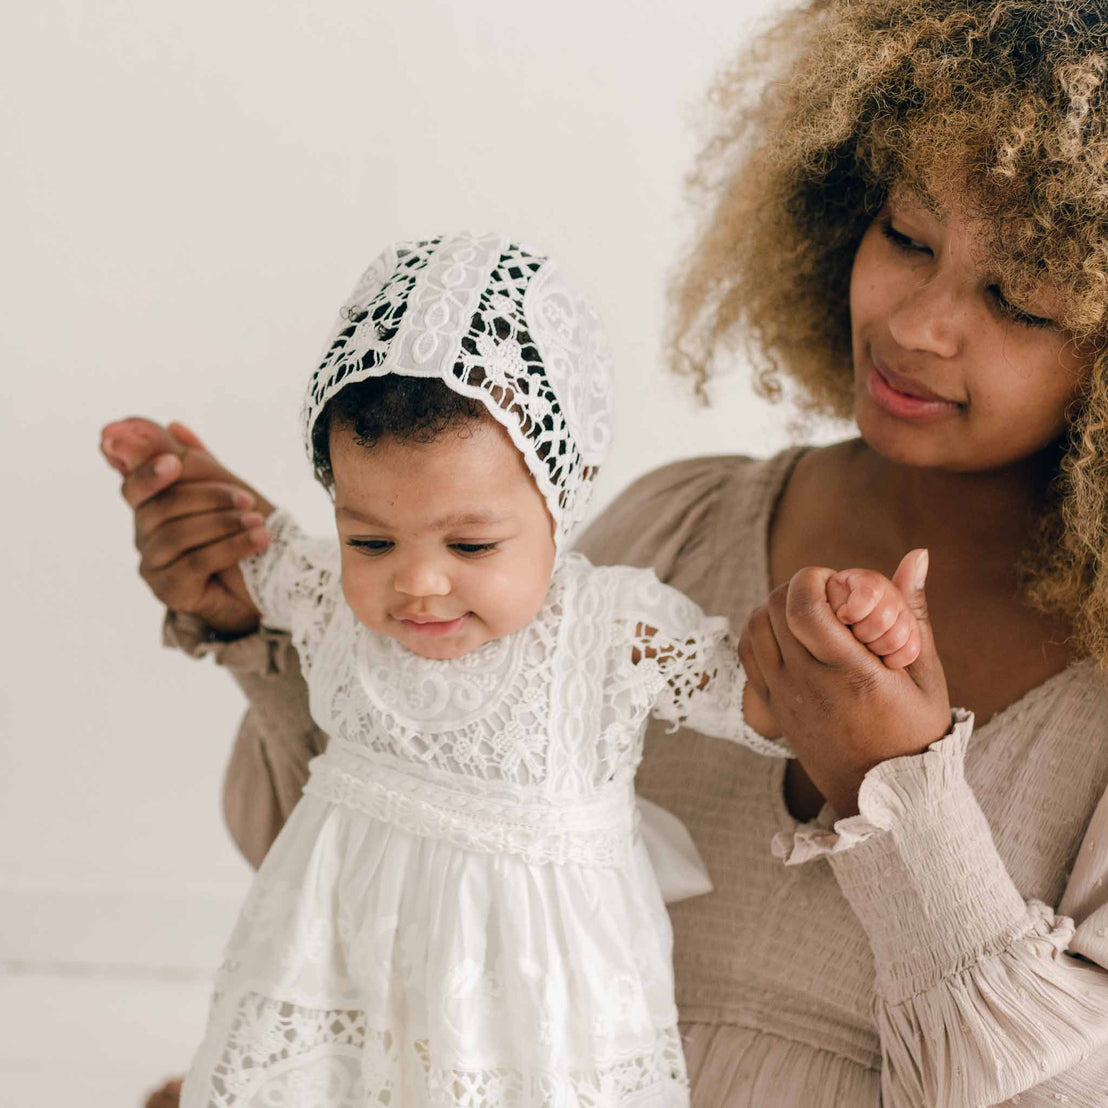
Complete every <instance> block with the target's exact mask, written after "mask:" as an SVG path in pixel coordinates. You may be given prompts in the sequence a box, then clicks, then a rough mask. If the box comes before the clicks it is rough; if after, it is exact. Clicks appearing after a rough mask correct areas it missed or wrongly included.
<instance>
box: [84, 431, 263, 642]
mask: <svg viewBox="0 0 1108 1108" xmlns="http://www.w3.org/2000/svg"><path fill="white" fill-rule="evenodd" d="M100 449H101V452H102V453H103V455H104V457H105V458H106V459H107V461H108V463H109V464H110V465H111V466H112V467H113V468H114V469H116V470H117V471H118V472H120V473H122V474H123V488H122V493H123V498H124V500H126V501H127V503H128V504H129V505H130V506H131V508H132V510H133V511H134V517H135V547H136V549H137V550H138V552H139V555H140V559H141V560H140V562H139V574H140V575H141V577H142V579H143V580H144V581H145V582H146V583H147V585H149V586H150V589H151V591H152V592H153V593H154V595H155V596H156V597H157V598H158V599H159V600H160V601H162V603H164V604H166V605H167V606H168V607H170V608H172V609H174V610H175V611H178V612H188V613H189V614H191V615H194V616H196V617H198V618H199V619H201V620H203V621H204V623H205V624H207V626H208V627H209V628H211V629H212V630H213V631H215V632H216V633H217V634H220V635H226V636H232V637H233V636H239V635H246V634H249V633H250V632H252V631H254V630H256V629H257V627H258V620H259V613H258V610H257V608H256V607H255V606H254V603H253V601H252V600H251V599H250V595H249V593H247V591H246V585H245V583H244V581H243V578H242V572H241V571H240V569H239V567H238V563H239V561H240V560H241V559H242V558H245V557H248V556H249V555H251V554H256V553H258V551H260V550H263V549H264V548H265V546H266V545H267V544H268V542H269V536H268V534H267V533H266V531H265V527H264V525H263V521H264V519H265V518H266V517H267V516H268V515H269V514H270V512H272V511H273V505H272V504H270V503H269V501H268V500H266V499H265V497H263V496H261V495H260V494H259V493H258V492H256V491H255V490H254V489H252V488H250V486H249V485H247V484H246V483H245V482H244V481H242V480H241V479H240V478H238V477H236V476H235V475H234V474H233V473H231V472H230V471H228V470H226V469H224V468H223V466H221V465H220V464H219V463H218V462H217V461H216V460H215V458H213V457H212V456H211V454H209V453H208V451H207V449H206V448H205V446H204V444H203V443H202V442H201V441H200V439H199V438H198V437H197V436H196V435H195V434H194V433H193V432H192V431H190V430H189V429H188V428H187V427H184V426H183V425H181V424H179V423H171V424H170V425H169V427H168V428H163V427H162V426H161V425H160V424H157V423H154V422H152V421H150V420H145V419H138V418H132V419H124V420H119V421H118V422H115V423H109V424H108V425H107V426H106V427H105V428H104V429H103V431H102V432H101V440H100Z"/></svg>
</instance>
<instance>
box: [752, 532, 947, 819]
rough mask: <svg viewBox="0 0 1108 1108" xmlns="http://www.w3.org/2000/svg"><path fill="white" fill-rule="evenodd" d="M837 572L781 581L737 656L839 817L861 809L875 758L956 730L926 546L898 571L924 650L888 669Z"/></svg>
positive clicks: (911, 749)
mask: <svg viewBox="0 0 1108 1108" xmlns="http://www.w3.org/2000/svg"><path fill="white" fill-rule="evenodd" d="M834 574H835V571H834V570H831V569H822V568H809V569H802V570H800V571H799V572H798V573H796V574H795V575H794V576H793V578H792V579H791V580H790V581H789V583H788V584H787V585H782V586H781V587H780V588H777V589H775V590H774V591H773V592H772V593H771V594H770V596H769V598H768V599H767V600H766V603H765V604H764V605H762V607H760V608H757V609H756V610H755V611H754V612H753V613H752V614H751V616H750V618H749V620H748V621H747V625H746V627H745V629H744V630H743V634H742V638H741V639H740V641H739V657H740V659H741V661H742V663H743V666H744V668H745V669H746V673H747V680H748V681H749V683H750V685H751V686H752V687H753V690H754V692H756V693H757V694H758V695H759V696H760V697H761V698H762V699H763V700H764V701H765V703H766V705H767V706H768V707H769V709H770V711H771V712H772V713H773V716H774V718H775V719H776V720H777V723H778V724H779V726H780V728H781V730H782V731H783V732H784V735H785V737H786V740H787V742H788V744H789V746H790V747H792V749H793V751H794V752H795V753H796V756H797V759H798V760H799V762H800V764H801V765H802V766H803V767H804V769H805V771H806V772H807V774H808V776H809V777H810V778H811V779H812V782H813V783H814V784H815V785H816V787H817V788H818V789H819V790H820V792H821V793H823V795H824V797H825V798H826V799H827V801H828V802H829V803H830V804H831V806H832V807H833V808H834V809H835V811H836V813H837V814H838V815H839V816H851V815H855V814H856V813H857V811H858V789H859V787H860V786H861V784H862V779H863V778H864V777H865V775H866V773H868V772H869V770H870V769H872V768H873V767H874V766H875V765H877V764H878V763H880V762H884V761H886V760H887V759H889V758H898V757H901V756H902V755H906V754H919V753H922V752H923V751H924V750H926V749H927V748H928V746H930V745H931V743H933V742H936V741H937V740H938V739H940V738H942V737H943V735H945V734H946V733H947V732H948V731H949V730H950V699H949V696H948V694H947V688H946V676H945V674H944V673H943V667H942V663H941V662H940V661H939V656H938V653H937V652H936V650H935V640H934V637H933V635H932V633H931V624H930V622H929V621H928V618H927V600H926V597H925V595H924V580H925V579H926V574H927V554H926V552H925V551H913V552H912V554H910V555H908V556H907V557H906V558H905V559H904V561H902V562H901V564H900V567H899V569H898V570H897V572H896V574H895V575H894V576H893V584H895V585H897V586H898V587H899V588H900V590H901V592H902V593H903V595H904V597H905V599H906V601H907V603H908V605H909V607H910V608H911V610H912V611H913V612H914V614H915V616H916V618H917V619H918V621H919V627H920V638H921V648H920V654H919V657H918V658H917V659H916V661H915V662H913V663H912V664H911V665H910V666H908V667H907V668H904V669H890V668H888V667H887V666H886V665H885V664H884V662H883V661H882V660H881V658H880V657H878V656H877V655H875V654H873V653H872V652H871V651H870V650H869V649H868V648H867V647H865V646H864V645H863V644H862V643H860V642H858V640H857V639H856V638H855V637H854V635H853V634H852V632H851V631H850V629H849V628H848V627H846V626H845V625H844V624H843V623H842V622H841V621H840V620H839V619H838V618H837V617H836V615H835V613H834V612H833V611H832V609H831V605H830V604H829V603H828V600H827V582H828V581H829V580H830V578H831V577H832V576H834Z"/></svg>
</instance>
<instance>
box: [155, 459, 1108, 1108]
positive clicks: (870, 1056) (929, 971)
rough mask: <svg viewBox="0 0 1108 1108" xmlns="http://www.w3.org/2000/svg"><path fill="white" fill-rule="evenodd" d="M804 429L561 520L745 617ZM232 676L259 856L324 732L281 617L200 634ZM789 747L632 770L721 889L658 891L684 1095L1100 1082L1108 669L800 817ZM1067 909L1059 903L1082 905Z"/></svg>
mask: <svg viewBox="0 0 1108 1108" xmlns="http://www.w3.org/2000/svg"><path fill="white" fill-rule="evenodd" d="M798 455H799V452H798V451H796V450H790V451H786V452H784V453H783V454H780V455H778V456H776V457H774V458H771V459H768V460H765V461H758V460H753V459H748V458H742V457H719V458H700V459H693V460H691V461H685V462H679V463H677V464H675V465H671V466H667V467H665V468H663V469H661V470H658V471H655V472H654V473H651V474H649V475H647V476H646V477H644V478H642V479H641V480H640V481H638V482H636V483H635V484H634V485H633V486H632V487H631V488H630V489H629V490H627V491H626V492H625V493H624V494H623V495H622V496H621V497H620V498H619V499H618V500H617V501H616V502H615V504H614V505H612V506H611V507H610V508H609V509H608V510H607V511H606V512H605V513H604V515H603V516H602V518H601V519H600V521H598V522H597V523H596V524H594V525H593V527H592V528H591V529H590V530H589V532H588V533H587V534H586V535H585V537H584V539H583V541H582V542H581V543H580V544H579V545H580V548H581V549H582V550H583V551H584V552H585V553H586V554H587V555H588V556H589V557H590V558H591V559H592V560H593V561H594V562H597V563H605V562H607V563H612V562H625V563H629V564H632V565H640V566H652V567H653V568H654V569H655V570H656V571H657V573H658V575H659V576H660V577H661V579H662V580H664V581H667V582H669V583H670V584H672V585H674V586H675V587H677V588H679V589H681V590H682V591H683V592H685V593H687V594H688V595H689V596H690V597H692V599H694V600H695V601H696V602H697V603H698V604H700V605H701V606H702V607H703V608H704V609H705V610H706V611H708V612H712V613H716V614H721V615H726V616H728V617H729V618H730V619H731V621H732V623H733V624H734V625H735V626H738V627H741V626H742V624H743V622H744V621H745V619H746V616H747V614H748V613H749V611H750V610H751V609H752V608H753V607H755V606H756V605H757V604H759V603H761V602H762V600H764V598H765V596H766V594H767V592H768V589H769V571H768V565H767V554H766V545H767V543H766V540H767V528H768V523H769V518H770V515H771V513H772V510H773V506H774V505H775V504H776V501H777V498H778V495H779V494H780V491H781V489H782V487H783V485H784V482H785V480H786V479H787V477H788V474H789V472H790V471H791V468H792V465H793V464H794V462H795V461H796V458H797V457H798ZM200 630H201V629H200V628H198V627H197V626H196V625H195V623H193V622H191V621H189V620H188V619H186V618H183V617H171V618H170V620H169V621H168V623H167V639H168V641H170V642H171V643H173V644H175V645H178V646H180V647H182V648H184V649H186V650H188V651H189V652H190V653H193V654H198V655H199V654H204V653H214V654H215V656H216V657H217V660H219V661H220V662H221V663H222V664H223V665H224V666H226V667H227V668H228V669H230V670H231V671H232V672H233V673H234V675H235V677H236V678H237V679H238V681H239V682H240V684H241V685H242V687H243V689H244V690H245V692H246V693H247V696H248V697H249V698H250V702H251V704H250V708H249V710H248V711H247V714H246V716H245V718H244V720H243V722H242V726H241V727H240V730H239V734H238V739H237V741H236V744H235V748H234V752H233V754H232V758H231V763H230V766H229V769H228V773H227V779H226V791H225V796H224V802H225V811H226V814H227V820H228V823H229V825H230V828H231V831H232V834H233V835H234V837H235V840H236V842H237V843H238V844H239V846H240V847H241V849H242V850H243V852H244V853H245V854H246V856H247V858H249V859H250V861H251V862H253V863H254V864H255V865H256V864H257V863H258V862H259V861H260V859H261V857H262V856H263V854H264V853H265V851H266V849H267V847H268V845H269V844H270V842H272V840H273V838H274V836H275V835H276V832H277V830H278V829H279V828H280V826H281V824H282V822H283V820H284V819H285V817H286V816H287V814H288V812H289V811H290V809H291V807H292V806H293V804H295V802H296V800H297V798H298V796H299V792H300V787H301V785H302V784H303V782H304V779H305V777H306V774H307V770H306V766H307V762H308V760H309V759H310V758H311V757H312V756H313V755H315V754H317V753H319V751H320V750H321V749H322V747H323V746H324V745H325V743H326V739H325V737H324V736H322V735H320V734H319V732H318V731H317V730H316V728H315V727H314V725H313V724H312V722H311V719H310V717H309V716H308V711H307V704H306V696H305V689H304V684H303V681H302V679H301V678H300V675H299V671H298V667H297V662H296V656H295V653H294V652H293V650H292V648H291V646H290V645H289V643H288V641H287V639H286V638H285V637H284V636H282V635H277V634H273V633H267V632H262V633H260V634H258V635H254V636H251V637H249V638H246V639H240V640H238V641H236V642H233V643H226V644H218V643H211V642H205V641H204V637H203V635H202V634H201V633H200ZM784 768H785V766H784V763H783V762H782V761H781V760H779V759H767V758H762V757H760V756H758V755H756V754H754V753H752V752H750V751H749V750H747V749H745V748H743V747H740V746H736V745H734V744H732V743H727V742H725V741H722V740H719V739H713V738H708V737H705V736H701V735H698V734H696V733H694V732H691V731H690V732H686V733H685V734H683V735H681V736H680V741H677V739H675V737H674V736H672V735H667V734H665V727H664V725H657V724H655V725H652V727H651V730H650V731H649V732H648V735H647V742H646V753H645V757H644V759H643V762H642V766H641V768H640V771H639V776H638V788H639V791H640V792H641V793H642V794H643V795H644V796H646V797H647V798H649V799H651V800H653V801H655V802H657V803H658V804H660V805H662V806H663V807H664V808H667V809H669V810H670V811H672V812H674V813H675V814H676V815H678V816H679V817H680V818H681V819H682V820H683V821H684V822H685V824H686V826H687V827H688V828H689V830H690V832H691V833H692V836H693V838H694V839H695V841H696V843H697V846H698V847H699V848H700V851H701V854H702V855H703V858H704V861H705V862H706V863H707V866H708V869H709V872H710V874H711V876H712V879H713V881H714V883H715V891H714V892H713V893H711V894H709V895H707V896H701V897H697V898H694V899H692V900H688V901H685V902H682V903H679V904H675V905H672V906H671V916H672V920H673V928H674V934H675V954H674V960H675V971H676V978H677V1000H678V1005H679V1008H680V1013H681V1017H682V1025H681V1026H682V1033H683V1041H684V1045H685V1051H686V1055H687V1060H688V1066H689V1074H690V1078H691V1080H692V1086H693V1104H694V1106H696V1108H748V1106H749V1108H832V1106H835V1108H839V1106H846V1108H870V1106H877V1105H884V1106H885V1108H907V1106H913V1108H924V1106H933V1105H934V1106H940V1105H941V1106H951V1108H953V1106H968V1105H993V1104H1000V1103H1011V1104H1019V1105H1021V1106H1023V1108H1026V1106H1028V1105H1050V1106H1051V1108H1054V1106H1056V1105H1059V1104H1068V1105H1070V1106H1071V1108H1077V1106H1093V1105H1097V1106H1100V1105H1108V972H1106V970H1105V967H1108V799H1106V798H1105V793H1106V789H1108V681H1106V680H1105V679H1104V678H1103V677H1101V676H1100V675H1098V674H1097V672H1096V671H1095V669H1094V667H1093V665H1092V663H1091V662H1090V661H1087V660H1086V661H1082V662H1078V663H1076V664H1074V665H1072V666H1070V667H1069V668H1068V669H1067V670H1065V671H1064V672H1062V673H1060V674H1058V675H1056V676H1055V677H1053V678H1051V679H1050V680H1048V681H1046V682H1045V683H1044V684H1042V685H1041V686H1039V687H1038V688H1036V689H1033V690H1032V691H1031V692H1030V693H1028V694H1027V695H1026V696H1025V697H1023V698H1022V699H1021V700H1019V701H1017V702H1016V703H1015V704H1013V705H1011V706H1010V707H1009V708H1007V709H1006V710H1005V711H1003V712H1001V713H999V714H998V715H996V716H994V717H993V718H992V719H991V720H989V721H988V723H987V724H985V725H984V726H982V727H979V728H978V729H977V730H976V731H974V732H972V733H970V730H969V729H968V728H964V729H960V730H958V731H956V732H955V733H954V734H952V735H950V736H949V737H947V738H945V739H943V740H941V741H940V742H938V743H936V744H934V745H933V746H932V747H931V749H930V750H928V751H927V752H925V753H924V754H921V755H917V756H914V757H907V758H898V759H892V760H890V761H887V762H884V763H882V764H881V765H879V766H877V767H876V768H875V769H873V770H871V771H870V773H869V775H868V776H867V778H866V781H865V783H864V784H863V788H862V793H861V795H860V797H859V806H860V809H861V811H860V814H859V815H857V816H855V817H853V818H850V819H844V820H840V821H838V822H836V821H835V816H834V813H833V812H832V811H831V809H830V808H829V807H825V808H824V810H823V811H822V812H821V813H820V815H819V816H818V817H817V818H816V819H815V820H813V821H811V822H809V823H803V824H799V823H798V822H797V821H796V820H794V819H793V818H792V817H791V816H790V815H789V813H788V811H787V809H786V807H785V804H784V799H783V778H784ZM1074 921H1076V927H1075V922H1074Z"/></svg>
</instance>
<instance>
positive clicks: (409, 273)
mask: <svg viewBox="0 0 1108 1108" xmlns="http://www.w3.org/2000/svg"><path fill="white" fill-rule="evenodd" d="M441 241H442V240H441V238H434V239H427V240H425V241H423V242H411V243H401V244H399V245H398V246H397V247H396V248H395V250H394V251H391V252H390V251H386V252H385V253H384V254H381V255H379V256H378V257H377V258H375V259H374V260H373V262H372V264H371V265H370V267H369V268H368V269H367V270H366V271H365V272H364V273H363V274H362V276H361V277H360V278H359V279H358V283H357V285H355V286H354V291H353V292H352V293H351V294H350V297H349V302H348V304H346V305H344V306H343V308H342V309H341V310H340V312H339V320H340V322H339V325H338V330H337V333H336V334H335V335H333V336H332V338H331V339H330V340H329V341H328V344H327V349H326V351H325V352H324V354H323V357H322V359H321V360H320V363H319V366H318V367H317V368H316V371H315V372H314V373H313V374H312V378H311V381H310V382H309V383H308V392H307V395H306V397H305V398H304V407H303V410H302V412H301V419H302V421H303V423H304V427H305V436H306V442H307V443H308V444H309V451H310V449H311V441H312V426H313V425H314V423H315V420H316V417H317V416H318V415H319V413H320V411H322V409H323V407H324V405H325V404H326V403H327V401H328V400H330V399H331V397H332V396H334V395H335V393H337V392H339V391H340V390H341V389H342V388H343V387H344V386H345V385H348V384H350V382H351V381H360V380H364V379H365V378H366V377H372V376H374V375H375V374H374V371H375V370H376V369H377V367H378V366H380V365H381V364H382V363H383V362H384V360H385V357H386V355H387V354H388V352H389V344H390V342H391V341H392V339H393V338H394V337H395V335H396V332H397V330H399V327H400V321H401V320H402V319H403V318H404V313H405V312H406V311H407V308H408V296H409V295H410V293H411V291H412V289H413V288H414V287H415V283H416V278H417V276H418V275H419V274H420V273H421V272H423V271H424V270H425V269H426V268H427V263H428V261H429V260H430V258H431V255H432V254H433V253H434V249H435V247H436V246H437V245H438V244H439V243H440V242H441Z"/></svg>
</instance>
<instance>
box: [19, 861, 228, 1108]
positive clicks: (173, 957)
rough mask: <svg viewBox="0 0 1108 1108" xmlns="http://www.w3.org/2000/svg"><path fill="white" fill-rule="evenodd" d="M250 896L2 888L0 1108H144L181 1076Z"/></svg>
mask: <svg viewBox="0 0 1108 1108" xmlns="http://www.w3.org/2000/svg"><path fill="white" fill-rule="evenodd" d="M244 888H245V880H244V882H243V885H242V887H236V886H234V885H230V886H227V887H222V886H221V887H217V888H207V887H205V888H192V889H182V888H178V887H175V886H172V885H164V886H154V885H147V886H137V885H136V886H134V887H130V888H117V889H105V888H103V887H102V886H100V885H98V884H95V883H93V884H89V885H88V886H87V887H82V886H81V885H80V884H79V883H76V882H69V883H68V884H64V885H63V884H60V883H54V884H50V883H44V884H42V886H41V887H33V886H27V885H23V886H20V887H11V888H4V887H3V886H2V885H0V1108H70V1106H73V1108H141V1105H142V1104H143V1102H144V1101H145V1099H146V1096H147V1094H148V1093H149V1092H151V1091H152V1090H153V1089H154V1088H157V1087H158V1086H160V1085H162V1084H163V1083H164V1082H165V1080H166V1079H167V1078H169V1077H173V1076H179V1075H180V1074H182V1073H183V1072H184V1070H185V1069H186V1067H187V1066H188V1063H189V1061H190V1059H191V1058H192V1054H193V1052H194V1051H195V1049H196V1047H197V1046H198V1044H199V1042H200V1038H201V1036H202V1035H203V1032H204V1025H205V1022H206V1020H207V1014H208V1000H209V997H210V995H211V979H212V975H213V974H214V972H215V968H216V966H218V964H219V961H220V956H221V953H222V949H223V944H224V942H225V941H226V938H227V936H228V935H229V934H230V932H231V926H232V924H233V921H234V919H235V917H236V915H237V914H238V907H239V903H240V901H241V899H242V894H243V891H244Z"/></svg>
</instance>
